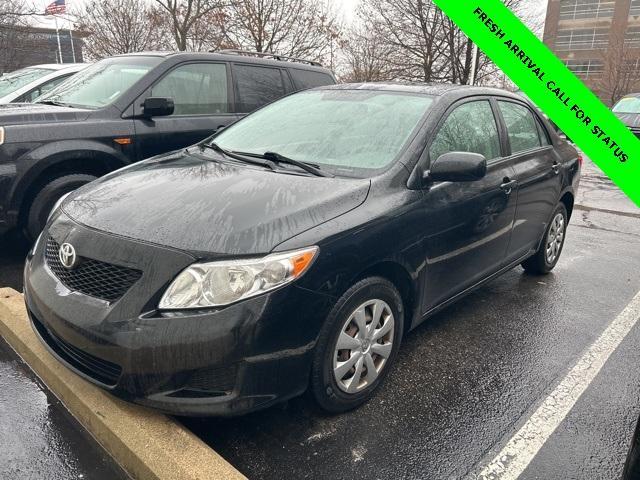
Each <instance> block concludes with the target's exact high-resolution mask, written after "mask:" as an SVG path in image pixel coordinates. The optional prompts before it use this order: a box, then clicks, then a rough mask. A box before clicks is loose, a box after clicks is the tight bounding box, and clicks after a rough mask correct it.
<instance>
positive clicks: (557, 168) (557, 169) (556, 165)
mask: <svg viewBox="0 0 640 480" xmlns="http://www.w3.org/2000/svg"><path fill="white" fill-rule="evenodd" d="M551 170H553V173H555V174H556V175H557V174H559V173H560V164H559V163H558V162H556V161H554V162H553V165H551Z"/></svg>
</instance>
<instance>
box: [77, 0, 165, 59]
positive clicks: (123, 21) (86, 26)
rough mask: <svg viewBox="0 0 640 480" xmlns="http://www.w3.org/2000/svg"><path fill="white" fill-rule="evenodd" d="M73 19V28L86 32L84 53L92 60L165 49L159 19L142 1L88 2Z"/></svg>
mask: <svg viewBox="0 0 640 480" xmlns="http://www.w3.org/2000/svg"><path fill="white" fill-rule="evenodd" d="M76 17H77V27H76V28H78V29H79V30H83V31H86V32H88V33H90V36H89V37H88V38H87V40H86V47H85V51H86V53H87V54H88V56H89V57H92V58H102V57H108V56H111V55H117V54H120V53H129V52H139V51H142V50H160V49H163V48H166V46H167V42H166V39H165V38H166V33H167V32H166V31H163V22H162V18H161V17H160V16H159V15H158V13H157V11H155V10H154V9H152V8H151V7H150V6H149V4H148V3H147V2H146V1H145V0H110V1H109V2H104V1H102V0H91V1H90V2H88V3H87V4H86V5H85V6H84V8H82V9H80V10H79V11H77V12H76Z"/></svg>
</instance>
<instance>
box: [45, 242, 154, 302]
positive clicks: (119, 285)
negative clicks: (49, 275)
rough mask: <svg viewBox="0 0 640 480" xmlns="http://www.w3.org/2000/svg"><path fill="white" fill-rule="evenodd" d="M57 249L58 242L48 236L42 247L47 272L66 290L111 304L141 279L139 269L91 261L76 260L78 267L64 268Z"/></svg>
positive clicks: (58, 247)
mask: <svg viewBox="0 0 640 480" xmlns="http://www.w3.org/2000/svg"><path fill="white" fill-rule="evenodd" d="M59 249H60V245H59V244H58V242H56V241H55V240H54V239H53V238H51V237H49V238H48V239H47V245H46V248H45V258H46V261H47V265H48V266H49V268H50V269H51V271H52V272H53V273H54V274H55V276H56V277H58V279H59V280H60V281H61V282H62V283H63V284H64V286H65V287H67V288H68V289H69V290H73V291H76V292H80V293H83V294H85V295H89V296H91V297H95V298H99V299H101V300H107V301H109V302H114V301H116V300H118V299H119V298H120V297H122V295H124V294H125V293H126V291H127V290H129V288H131V286H132V285H133V284H134V283H136V282H137V281H138V279H140V277H141V276H142V272H141V271H139V270H134V269H132V268H127V267H121V266H118V265H113V264H111V263H106V262H101V261H99V260H93V259H91V258H79V259H78V262H79V263H78V265H77V266H76V267H74V268H72V269H68V268H66V267H64V266H63V265H62V262H60V258H59V257H58V250H59Z"/></svg>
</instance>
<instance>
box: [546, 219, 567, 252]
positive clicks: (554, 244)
mask: <svg viewBox="0 0 640 480" xmlns="http://www.w3.org/2000/svg"><path fill="white" fill-rule="evenodd" d="M563 240H564V215H562V213H558V214H557V215H556V216H555V217H553V220H552V221H551V225H550V227H549V233H548V234H547V244H546V256H547V263H548V264H552V263H553V262H554V261H555V260H556V258H558V255H559V254H560V248H561V247H562V241H563Z"/></svg>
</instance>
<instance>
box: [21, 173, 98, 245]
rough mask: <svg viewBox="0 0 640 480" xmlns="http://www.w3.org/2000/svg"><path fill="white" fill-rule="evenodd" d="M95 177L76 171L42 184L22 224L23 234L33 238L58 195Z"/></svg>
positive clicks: (41, 226) (43, 223) (39, 230)
mask: <svg viewBox="0 0 640 480" xmlns="http://www.w3.org/2000/svg"><path fill="white" fill-rule="evenodd" d="M96 178H98V177H94V176H93V175H87V174H84V173H77V174H72V175H65V176H64V177H59V178H56V179H55V180H52V181H51V182H49V183H47V184H46V185H44V186H43V187H42V189H41V190H40V191H39V192H38V193H37V194H36V196H35V197H34V199H33V201H32V202H31V205H30V206H29V213H28V214H27V221H26V224H25V226H24V233H25V236H26V237H27V238H28V239H29V240H31V241H33V240H35V239H36V238H37V236H38V235H39V234H40V232H41V231H42V229H43V228H44V226H45V225H46V223H47V218H48V217H49V214H50V213H51V209H52V208H53V206H54V205H55V203H56V202H57V201H58V200H59V199H60V197H62V196H63V195H64V194H65V193H69V192H72V191H73V190H75V189H76V188H79V187H81V186H82V185H85V184H86V183H89V182H92V181H93V180H95V179H96Z"/></svg>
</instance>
